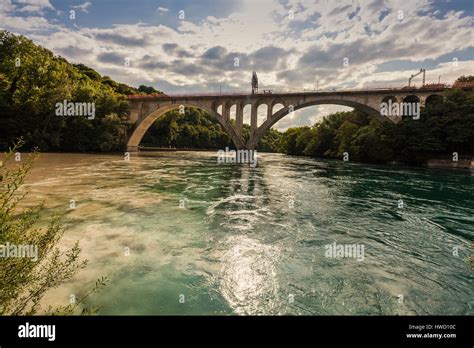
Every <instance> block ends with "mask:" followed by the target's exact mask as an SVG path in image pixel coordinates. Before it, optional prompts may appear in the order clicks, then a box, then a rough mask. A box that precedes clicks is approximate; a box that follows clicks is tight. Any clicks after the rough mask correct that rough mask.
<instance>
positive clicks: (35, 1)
mask: <svg viewBox="0 0 474 348" xmlns="http://www.w3.org/2000/svg"><path fill="white" fill-rule="evenodd" d="M15 3H16V4H17V5H18V6H17V7H16V10H17V11H19V12H28V13H35V14H43V13H44V11H45V10H54V9H55V8H54V7H53V5H51V3H50V2H49V0H16V2H15Z"/></svg>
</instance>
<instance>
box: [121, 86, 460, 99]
mask: <svg viewBox="0 0 474 348" xmlns="http://www.w3.org/2000/svg"><path fill="white" fill-rule="evenodd" d="M451 87H452V86H451V85H448V84H429V85H424V86H420V87H418V86H416V85H413V86H404V85H397V86H395V85H390V86H377V87H375V86H367V87H364V88H320V89H303V90H296V89H286V90H264V91H261V92H258V93H256V95H259V96H271V95H281V94H286V95H291V94H306V93H308V94H313V93H322V94H324V93H334V92H340V93H341V92H368V91H378V92H379V91H380V92H383V91H387V92H391V91H403V90H407V91H413V90H419V91H423V90H425V89H435V90H443V89H446V88H451ZM250 94H251V93H249V91H217V92H213V93H212V92H211V93H210V92H206V93H168V94H164V93H162V94H136V95H128V98H129V99H144V98H145V99H148V98H153V99H160V98H162V99H169V98H193V97H194V98H195V97H216V96H224V97H225V96H248V95H250Z"/></svg>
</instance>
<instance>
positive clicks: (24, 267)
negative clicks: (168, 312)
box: [0, 143, 106, 315]
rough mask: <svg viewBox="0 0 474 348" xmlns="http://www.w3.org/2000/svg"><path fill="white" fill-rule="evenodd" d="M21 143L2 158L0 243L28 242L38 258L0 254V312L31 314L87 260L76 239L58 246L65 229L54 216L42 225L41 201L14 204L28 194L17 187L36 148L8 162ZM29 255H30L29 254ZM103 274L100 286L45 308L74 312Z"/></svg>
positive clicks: (86, 312) (60, 312)
mask: <svg viewBox="0 0 474 348" xmlns="http://www.w3.org/2000/svg"><path fill="white" fill-rule="evenodd" d="M19 145H21V143H20V144H18V145H16V146H14V147H13V148H12V149H10V150H9V151H8V152H7V153H6V154H5V161H4V162H0V245H2V246H6V245H10V246H11V245H13V246H20V245H23V246H32V247H33V248H37V249H36V250H37V259H34V258H31V257H1V258H0V315H33V314H36V313H38V311H40V310H41V308H40V301H41V299H42V298H43V296H44V294H45V293H46V292H47V291H48V290H50V289H52V288H55V287H58V286H59V285H61V284H62V283H64V282H65V281H67V280H69V279H71V277H72V276H73V275H74V274H76V272H77V271H78V270H79V269H81V268H84V267H85V266H86V264H87V261H81V260H79V253H80V251H81V249H80V248H79V244H78V242H76V243H75V244H74V246H73V247H72V248H71V249H68V250H65V251H60V249H59V248H58V242H59V240H60V238H61V237H62V235H63V233H64V229H63V228H62V226H61V225H60V224H59V221H58V218H57V217H54V218H53V219H51V221H50V222H49V223H48V224H47V225H46V226H41V224H40V223H39V221H40V218H41V214H42V211H43V205H38V206H35V207H33V208H30V209H20V208H19V207H18V205H19V204H20V203H21V201H22V200H23V199H24V198H25V197H26V195H27V193H25V192H22V191H21V186H22V184H23V182H24V180H25V177H26V175H27V174H28V172H29V170H30V169H31V166H32V164H33V161H34V159H35V158H36V157H37V153H36V152H33V154H32V155H30V156H28V157H27V159H26V160H24V161H23V162H22V164H20V165H15V164H12V163H9V162H11V159H12V156H13V155H14V154H15V152H17V150H18V147H19ZM29 256H32V255H29ZM105 282H106V279H101V280H100V284H99V286H98V285H97V284H96V286H95V287H94V288H93V289H92V290H91V291H89V292H88V293H87V294H86V295H85V296H83V297H82V298H80V299H78V300H77V301H76V302H75V303H74V304H70V305H67V306H64V307H58V308H51V307H49V308H48V309H47V313H50V314H74V313H75V312H76V311H77V310H78V309H79V307H81V306H83V304H84V300H85V299H86V298H87V297H88V296H90V295H91V294H92V293H94V292H97V291H99V290H100V288H101V287H102V286H103V285H105ZM94 311H95V309H91V308H85V309H83V310H82V313H83V314H90V313H94Z"/></svg>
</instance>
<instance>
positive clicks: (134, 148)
mask: <svg viewBox="0 0 474 348" xmlns="http://www.w3.org/2000/svg"><path fill="white" fill-rule="evenodd" d="M139 151H140V150H139V149H138V146H127V152H139Z"/></svg>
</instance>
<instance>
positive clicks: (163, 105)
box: [127, 87, 445, 151]
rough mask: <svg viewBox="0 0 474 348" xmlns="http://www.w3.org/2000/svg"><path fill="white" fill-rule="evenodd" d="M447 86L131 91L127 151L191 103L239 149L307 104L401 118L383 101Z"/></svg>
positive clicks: (423, 96)
mask: <svg viewBox="0 0 474 348" xmlns="http://www.w3.org/2000/svg"><path fill="white" fill-rule="evenodd" d="M444 89H445V87H440V88H408V89H407V88H401V89H391V88H386V89H383V88H382V89H373V90H344V91H329V92H300V93H255V94H244V93H235V94H221V93H219V94H200V95H197V94H193V95H172V96H170V95H165V94H153V95H131V96H129V97H128V102H129V104H130V113H129V117H128V122H129V123H130V124H131V125H132V131H131V133H130V135H129V137H128V139H127V151H138V146H139V144H140V141H141V140H142V138H143V136H144V135H145V133H146V131H147V130H148V128H150V126H151V125H152V124H153V123H154V122H155V121H156V120H157V119H158V118H159V117H161V116H162V115H164V114H165V113H167V112H169V111H171V110H174V109H179V108H187V107H193V108H199V109H202V110H205V111H207V112H208V113H209V114H210V115H211V116H212V117H214V118H215V119H216V120H217V121H218V122H219V123H220V124H221V125H222V127H224V129H225V131H226V132H227V133H228V134H229V136H230V138H231V139H232V142H233V143H234V145H235V148H236V149H249V150H252V149H255V148H256V146H257V144H258V142H259V141H260V139H261V138H262V137H263V136H264V134H265V133H266V132H267V131H268V130H269V129H270V128H271V127H272V126H273V125H274V124H275V123H277V122H278V121H279V120H281V119H282V118H283V117H285V116H287V115H289V114H290V113H292V112H294V111H296V110H299V109H302V108H305V107H309V106H313V105H321V104H335V105H343V106H349V107H352V108H354V109H357V110H360V111H363V112H365V113H368V114H370V115H374V116H377V117H381V118H383V119H384V120H387V121H388V122H394V123H397V122H399V121H400V120H401V117H400V116H382V115H381V112H380V105H381V103H382V102H387V103H388V101H390V100H391V101H392V103H393V102H397V103H401V102H409V103H413V102H418V103H420V106H421V107H424V106H425V104H426V103H429V102H431V101H433V100H435V99H437V98H440V97H441V95H442V92H443V90H444ZM247 105H249V106H250V138H249V139H248V140H247V141H245V140H244V138H243V135H242V129H243V111H244V108H245V107H246V106H247ZM261 105H266V106H267V113H266V115H265V117H264V119H263V120H258V117H259V116H258V108H259V106H261ZM231 108H235V114H236V119H235V121H236V122H235V127H234V126H233V125H232V123H231V122H230V114H231ZM259 121H260V122H259Z"/></svg>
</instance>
